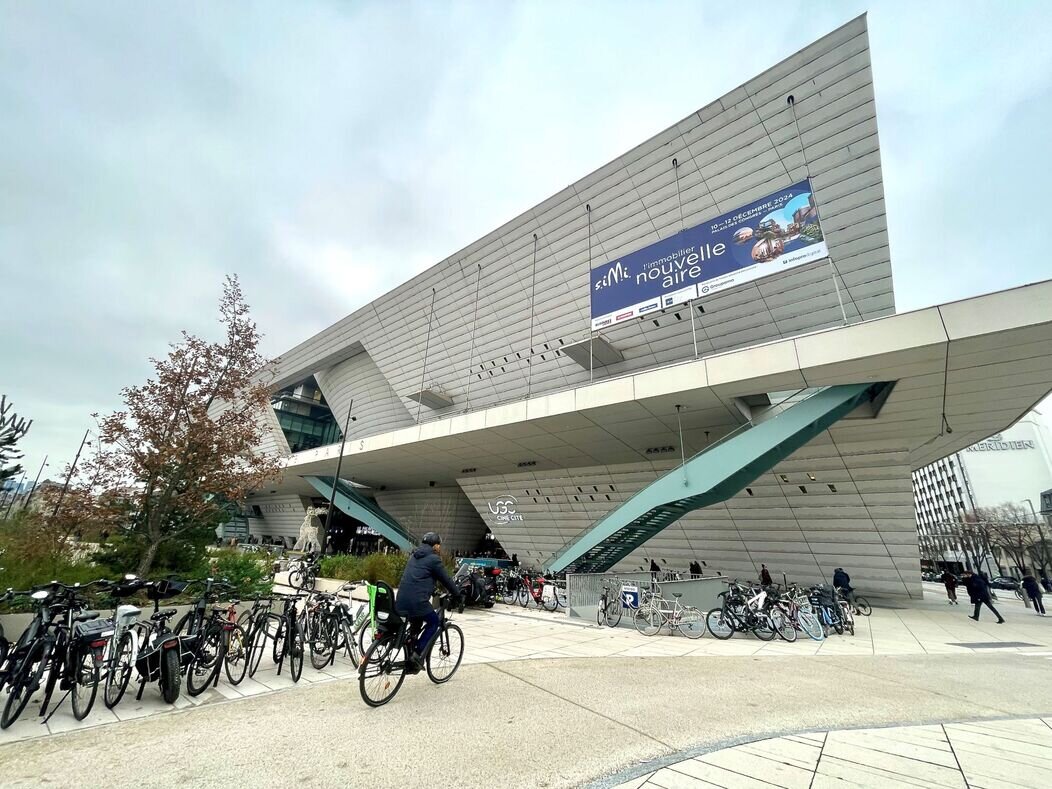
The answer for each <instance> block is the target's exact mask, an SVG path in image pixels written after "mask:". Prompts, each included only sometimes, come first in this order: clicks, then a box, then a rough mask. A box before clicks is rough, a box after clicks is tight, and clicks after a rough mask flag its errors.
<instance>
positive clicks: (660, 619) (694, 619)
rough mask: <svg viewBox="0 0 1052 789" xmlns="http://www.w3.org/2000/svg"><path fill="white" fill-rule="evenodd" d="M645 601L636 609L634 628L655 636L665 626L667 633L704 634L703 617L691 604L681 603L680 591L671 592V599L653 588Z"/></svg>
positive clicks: (692, 636)
mask: <svg viewBox="0 0 1052 789" xmlns="http://www.w3.org/2000/svg"><path fill="white" fill-rule="evenodd" d="M653 591H654V594H653V595H651V596H650V598H649V599H648V600H647V602H646V603H644V604H642V605H640V606H639V608H637V609H636V613H635V617H634V621H635V626H636V630H638V631H639V632H640V633H642V634H643V635H645V636H655V635H657V634H658V633H659V632H661V628H663V627H667V628H668V631H669V635H672V631H673V630H679V632H680V633H682V634H683V635H685V636H686V637H687V638H701V637H702V636H703V635H705V617H704V615H703V614H702V613H701V611H699V610H698V609H697V608H695V607H694V606H692V605H683V604H682V603H681V602H680V598H682V597H683V593H682V592H673V593H672V597H673V599H672V600H671V601H669V600H666V599H665V598H664V597H662V596H661V589H660V587H658V588H657V589H654V590H653Z"/></svg>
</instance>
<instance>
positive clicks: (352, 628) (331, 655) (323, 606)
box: [307, 584, 369, 670]
mask: <svg viewBox="0 0 1052 789" xmlns="http://www.w3.org/2000/svg"><path fill="white" fill-rule="evenodd" d="M356 588H357V587H356V586H355V585H354V584H344V585H343V586H341V587H340V588H339V589H338V590H337V592H336V593H335V594H324V593H318V592H316V593H315V597H314V599H313V600H312V601H311V602H310V603H308V606H311V608H310V614H309V615H308V620H309V621H310V622H311V624H310V625H309V626H308V628H307V632H308V639H307V641H308V643H309V645H310V662H311V665H312V666H314V668H316V669H318V670H321V669H323V668H325V667H326V666H328V665H331V664H332V663H334V662H335V661H336V655H337V654H338V653H339V652H340V651H341V650H343V651H344V652H345V653H346V655H347V657H348V659H349V660H350V661H351V663H353V664H354V666H355V667H356V668H357V666H358V664H359V663H360V662H361V657H362V654H363V653H362V652H360V651H359V639H360V633H361V632H363V631H364V630H366V629H367V625H368V621H369V608H368V606H367V605H365V604H364V603H362V604H360V605H359V606H358V608H357V609H356V610H354V611H353V612H352V610H351V609H352V608H353V604H352V601H351V600H350V593H351V592H353V591H354V590H355V589H356ZM344 592H346V593H347V595H348V598H347V599H344V598H342V597H341V596H340V595H341V594H342V593H344Z"/></svg>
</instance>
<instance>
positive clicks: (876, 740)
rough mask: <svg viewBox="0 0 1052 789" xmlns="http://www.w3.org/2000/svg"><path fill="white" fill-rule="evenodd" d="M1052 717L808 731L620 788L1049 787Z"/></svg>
mask: <svg viewBox="0 0 1052 789" xmlns="http://www.w3.org/2000/svg"><path fill="white" fill-rule="evenodd" d="M1050 775H1052V719H1041V718H1024V719H1016V720H986V721H978V722H975V723H948V724H942V725H934V726H889V727H884V728H879V729H852V730H847V731H823V732H809V733H805V734H797V735H790V736H787V737H774V738H771V739H768V740H759V741H756V742H750V743H747V744H744V745H737V746H733V747H729V748H721V749H719V750H716V751H712V752H711V753H707V754H705V755H702V756H697V757H693V758H688V759H684V760H682V761H678V762H676V763H674V764H672V765H671V766H669V767H664V768H662V769H660V770H656V771H654V772H652V773H646V774H644V775H643V776H641V777H639V778H636V779H633V780H631V781H626V782H624V783H622V784H619V785H618V789H642V788H644V787H645V788H646V789H717V787H766V786H779V787H785V789H831V788H832V787H835V788H836V789H844V788H845V787H874V788H875V789H876V788H879V787H885V786H904V787H914V786H917V787H925V788H927V787H955V788H956V787H960V789H969V788H970V789H999V788H1000V787H1006V788H1007V787H1033V786H1047V785H1048V781H1049V776H1050Z"/></svg>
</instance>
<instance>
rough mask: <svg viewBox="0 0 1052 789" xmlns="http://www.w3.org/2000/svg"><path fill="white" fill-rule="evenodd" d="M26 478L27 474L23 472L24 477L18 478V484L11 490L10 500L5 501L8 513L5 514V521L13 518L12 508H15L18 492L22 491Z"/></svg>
mask: <svg viewBox="0 0 1052 789" xmlns="http://www.w3.org/2000/svg"><path fill="white" fill-rule="evenodd" d="M25 478H26V472H25V471H23V472H22V476H21V477H19V478H18V482H16V483H15V486H14V487H13V488H11V496H10V498H6V499H4V504H6V505H7V512H5V513H4V520H7V518H9V517H10V516H11V508H12V507H14V506H15V499H17V498H18V492H19V491H20V490H22V480H24V479H25Z"/></svg>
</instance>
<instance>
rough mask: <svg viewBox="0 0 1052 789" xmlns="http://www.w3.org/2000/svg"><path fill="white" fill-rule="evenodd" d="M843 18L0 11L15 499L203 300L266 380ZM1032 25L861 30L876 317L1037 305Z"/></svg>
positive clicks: (1047, 116)
mask: <svg viewBox="0 0 1052 789" xmlns="http://www.w3.org/2000/svg"><path fill="white" fill-rule="evenodd" d="M864 10H866V5H865V4H863V3H861V2H842V1H838V2H834V3H822V2H816V1H815V0H810V1H809V2H786V0H781V1H780V2H777V3H772V4H770V5H769V6H768V7H767V8H763V7H761V4H759V3H746V4H741V3H738V4H735V3H716V2H707V3H701V2H686V3H662V2H652V1H651V2H642V0H640V2H635V3H617V2H611V1H610V0H604V2H596V3H587V2H578V3H573V4H567V3H556V2H554V1H553V2H540V1H538V2H523V3H500V2H475V3H457V4H446V3H441V2H437V1H436V2H423V3H419V4H411V3H396V2H376V3H372V4H370V3H350V2H334V3H311V2H304V1H303V0H298V1H297V2H284V3H278V2H272V3H255V4H246V3H200V4H196V5H195V4H193V3H186V2H183V3H165V4H162V3H142V2H134V3H130V2H129V3H122V2H106V3H98V2H83V3H63V2H56V1H55V0H52V1H51V2H47V3H32V2H22V1H21V0H19V1H18V2H11V1H10V0H0V266H2V272H0V273H2V278H0V292H2V294H3V308H2V311H0V330H2V335H0V337H2V345H0V391H2V392H5V393H7V394H8V396H9V398H11V399H13V400H14V401H15V403H16V405H17V407H18V409H19V411H20V412H22V413H24V414H25V415H27V416H30V417H32V418H33V419H34V420H35V423H34V425H33V429H32V431H31V433H30V435H29V436H28V437H27V439H26V440H25V442H24V449H25V451H26V460H25V461H24V463H25V465H26V466H27V467H29V468H30V469H31V474H30V476H32V474H33V473H35V471H36V468H37V466H39V464H40V462H41V460H42V459H43V456H44V454H45V453H49V454H50V455H51V457H52V462H51V467H50V468H49V469H48V471H50V472H51V476H56V475H57V472H58V471H60V469H61V466H62V464H63V463H65V462H68V461H69V460H71V459H72V456H73V453H74V452H75V450H76V447H77V444H78V442H79V441H80V438H81V435H82V434H83V431H84V430H85V429H86V428H88V427H92V426H93V423H92V421H91V420H90V418H89V414H90V413H91V412H93V411H107V410H112V409H114V408H116V407H117V406H118V405H119V399H118V391H119V389H120V388H121V387H122V386H124V385H127V384H131V383H137V382H140V381H142V380H143V379H144V378H145V377H146V375H147V374H148V372H149V365H148V362H147V359H148V357H150V356H151V355H162V354H164V353H165V351H166V343H167V342H169V341H172V340H175V339H177V338H178V333H179V330H180V329H183V328H185V329H188V330H190V331H192V332H197V333H203V334H209V333H211V332H213V331H214V329H215V303H216V299H217V298H218V295H219V292H220V288H221V282H222V277H223V274H224V273H227V272H236V273H238V274H239V275H240V276H241V278H242V281H243V284H244V287H245V290H246V292H247V295H248V298H249V301H250V303H251V305H252V307H253V310H254V314H255V317H256V319H257V321H258V322H259V324H260V326H261V327H262V329H263V330H264V331H265V332H266V334H267V338H266V341H265V343H266V351H267V352H268V353H270V354H277V353H278V352H280V351H282V350H285V349H287V348H288V347H290V346H292V345H293V344H295V343H296V342H298V341H300V340H302V339H304V338H306V337H308V336H309V335H311V334H313V333H314V332H316V331H318V330H320V329H322V328H324V327H326V326H328V325H329V324H331V323H333V322H334V321H336V320H338V319H339V318H341V317H343V316H344V315H346V314H347V313H349V312H351V311H352V310H353V309H355V308H356V307H358V306H360V305H362V304H364V303H366V302H368V301H370V300H372V299H373V298H375V297H376V296H378V295H380V294H382V293H383V292H384V291H386V290H388V289H390V288H391V287H393V286H395V285H396V284H398V283H399V282H401V281H403V280H405V279H407V278H408V277H409V276H411V275H412V274H414V273H416V272H417V271H419V270H421V269H423V268H425V267H426V266H428V265H431V264H433V263H435V262H437V261H439V260H441V259H442V258H444V257H446V256H447V255H449V254H450V253H452V252H454V251H456V250H457V249H459V248H461V247H463V246H465V245H467V244H469V243H470V242H472V241H474V240H475V239H477V238H478V237H480V236H482V235H484V234H485V233H486V232H488V231H490V230H492V229H493V228H495V227H496V226H498V225H499V224H501V223H503V222H505V221H507V220H508V219H510V218H512V217H513V216H515V215H517V214H518V213H520V212H522V211H523V210H525V209H527V208H529V207H530V206H532V205H534V204H535V203H537V202H539V201H540V200H542V199H544V198H546V197H548V196H549V195H551V194H552V193H554V192H556V191H558V190H559V189H561V188H563V187H565V186H566V185H567V184H569V183H571V182H573V181H575V180H576V179H578V178H579V177H581V176H583V175H585V174H587V173H588V172H590V171H591V170H593V169H595V168H596V167H598V166H599V165H602V164H604V163H605V162H607V161H609V160H610V159H612V158H613V157H615V156H617V155H618V154H620V153H622V152H624V151H625V150H627V149H628V148H630V147H632V146H633V145H635V144H637V143H639V142H642V141H643V140H645V139H646V138H648V137H650V136H652V135H653V134H655V133H656V132H658V131H661V130H662V129H664V128H666V127H667V126H669V125H671V124H672V123H674V122H676V121H678V120H680V119H681V118H683V117H685V116H686V115H688V114H689V113H690V112H692V111H693V110H695V109H698V108H699V107H702V106H704V105H705V104H707V103H709V102H710V101H712V100H714V99H716V98H718V97H719V96H721V95H722V94H723V93H725V92H726V91H728V90H730V89H732V88H734V87H736V86H737V85H739V84H741V83H742V82H744V81H746V80H748V79H750V78H751V77H753V76H755V75H756V74H758V73H760V72H761V71H763V70H764V69H766V68H768V67H770V66H771V65H773V64H775V63H776V62H777V61H779V60H781V59H782V58H784V57H786V56H788V55H790V54H792V53H793V52H795V51H796V50H798V49H800V48H801V47H803V46H805V45H807V44H808V43H809V42H811V41H812V40H813V39H815V38H818V37H819V36H821V35H823V34H825V33H827V32H829V31H830V30H832V29H834V28H835V27H838V26H839V25H841V24H843V23H844V22H846V21H848V20H849V19H851V18H852V17H854V16H856V15H857V14H859V13H861V12H863V11H864ZM1047 16H1048V6H1047V4H1045V3H1038V2H1035V3H1024V2H1014V3H988V4H982V3H969V2H964V0H956V1H955V2H952V3H945V4H938V3H915V2H895V3H881V2H878V1H874V2H872V3H871V4H870V7H869V26H870V37H871V46H872V60H873V71H874V79H875V86H876V93H877V115H878V124H879V128H880V139H881V148H882V156H883V165H884V167H883V172H884V187H885V192H886V197H887V211H888V223H889V230H890V236H891V254H892V266H893V270H894V277H895V291H896V299H897V303H898V309H899V310H900V311H903V310H908V309H914V308H917V307H922V306H926V305H930V304H934V303H939V302H945V301H948V300H951V299H957V298H962V297H967V296H972V295H975V294H979V293H983V292H987V291H991V290H997V289H1001V288H1007V287H1011V286H1014V285H1020V284H1023V283H1027V282H1032V281H1035V280H1039V279H1044V278H1048V277H1050V276H1052V262H1050V258H1049V256H1048V252H1047V241H1046V234H1047V227H1048V219H1047V216H1048V210H1047V208H1046V206H1045V202H1046V200H1047V190H1048V184H1049V183H1052V157H1050V156H1049V153H1048V142H1049V139H1050V132H1049V129H1050V128H1052V47H1048V46H1046V45H1044V44H1043V43H1042V41H1041V39H1040V31H1042V30H1044V29H1045V27H1046V25H1047ZM1035 34H1037V35H1038V36H1039V37H1038V38H1036V39H1035V38H1034V36H1035ZM45 476H47V474H45Z"/></svg>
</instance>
